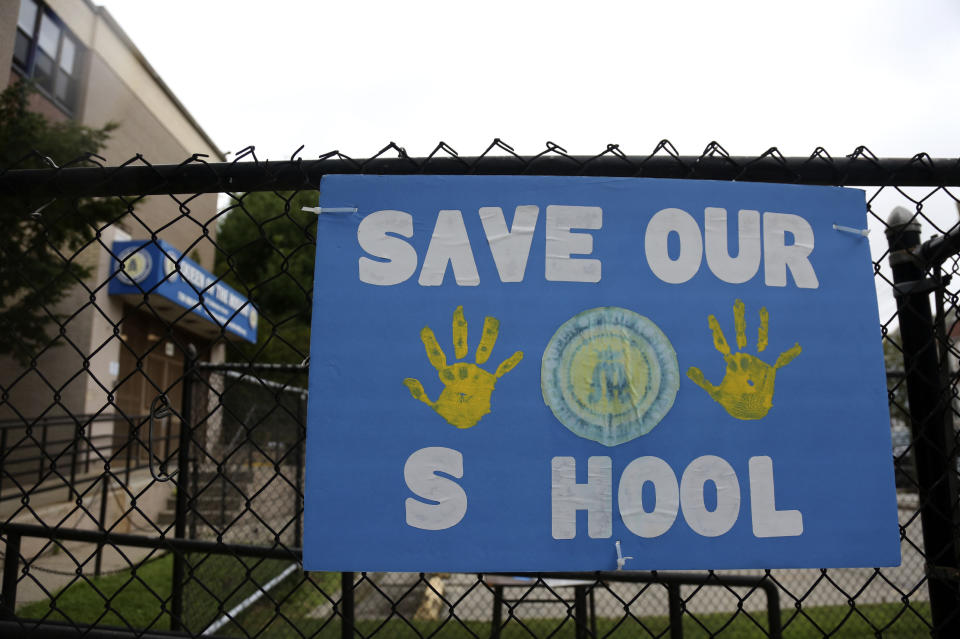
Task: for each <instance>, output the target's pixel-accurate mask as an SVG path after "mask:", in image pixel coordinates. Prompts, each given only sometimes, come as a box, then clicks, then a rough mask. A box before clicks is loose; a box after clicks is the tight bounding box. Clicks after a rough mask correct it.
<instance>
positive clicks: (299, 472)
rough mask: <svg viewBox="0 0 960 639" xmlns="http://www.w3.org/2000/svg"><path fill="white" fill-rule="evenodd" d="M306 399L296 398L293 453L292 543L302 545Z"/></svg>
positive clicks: (303, 397) (304, 397)
mask: <svg viewBox="0 0 960 639" xmlns="http://www.w3.org/2000/svg"><path fill="white" fill-rule="evenodd" d="M305 401H306V395H300V397H299V398H298V399H297V443H296V447H297V450H296V452H295V453H294V456H295V457H296V464H297V465H296V479H295V481H296V483H295V484H294V485H295V486H296V487H297V495H296V499H295V500H294V504H295V506H294V509H295V511H296V512H294V514H293V516H294V522H293V543H294V545H296V546H302V545H303V491H304V485H303V464H304V457H305V455H306V432H307V424H306V421H305V415H306V411H305V410H304V405H303V403H304V402H305Z"/></svg>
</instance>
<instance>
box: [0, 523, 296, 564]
mask: <svg viewBox="0 0 960 639" xmlns="http://www.w3.org/2000/svg"><path fill="white" fill-rule="evenodd" d="M0 534H3V535H11V534H15V535H19V536H20V537H37V538H40V539H51V540H57V541H79V542H84V543H88V544H99V543H111V544H113V545H115V546H130V547H132V548H152V549H155V550H166V551H168V552H178V553H188V552H189V553H203V554H208V555H236V556H241V557H252V558H254V559H282V560H284V561H300V559H301V556H302V553H301V549H300V548H280V547H272V548H268V547H265V546H250V545H247V544H228V543H219V542H216V541H203V540H199V539H176V538H174V537H166V536H159V537H157V536H147V535H131V534H130V533H116V532H101V531H99V530H80V529H77V528H52V527H48V526H38V525H36V524H0Z"/></svg>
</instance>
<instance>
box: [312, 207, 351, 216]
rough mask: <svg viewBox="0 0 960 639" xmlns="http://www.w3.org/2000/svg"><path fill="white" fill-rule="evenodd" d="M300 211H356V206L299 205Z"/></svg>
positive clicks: (319, 212)
mask: <svg viewBox="0 0 960 639" xmlns="http://www.w3.org/2000/svg"><path fill="white" fill-rule="evenodd" d="M300 210H301V211H306V212H307V213H316V214H317V215H321V214H323V213H356V212H357V207H355V206H301V207H300Z"/></svg>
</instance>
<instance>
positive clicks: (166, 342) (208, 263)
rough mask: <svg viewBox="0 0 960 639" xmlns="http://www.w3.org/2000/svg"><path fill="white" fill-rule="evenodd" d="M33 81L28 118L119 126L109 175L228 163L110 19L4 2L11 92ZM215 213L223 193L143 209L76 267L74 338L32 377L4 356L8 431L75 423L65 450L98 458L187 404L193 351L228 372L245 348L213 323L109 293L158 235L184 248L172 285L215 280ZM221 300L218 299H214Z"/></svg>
mask: <svg viewBox="0 0 960 639" xmlns="http://www.w3.org/2000/svg"><path fill="white" fill-rule="evenodd" d="M24 79H25V80H29V81H31V82H32V83H33V84H34V86H35V87H36V91H35V92H34V93H33V95H32V97H31V109H32V110H34V111H36V112H38V113H41V114H43V115H44V116H46V117H47V118H48V119H51V120H66V119H72V120H74V121H76V122H78V123H81V124H84V125H87V126H90V127H96V128H99V127H103V126H104V125H106V124H107V123H111V122H112V123H116V124H117V125H118V126H117V128H116V129H115V130H114V131H113V132H112V134H111V138H110V140H109V142H108V143H107V145H106V148H105V149H104V150H102V151H101V152H100V155H103V156H104V157H105V158H106V160H107V164H108V165H119V164H122V163H125V162H127V161H129V160H131V158H134V157H135V156H136V155H137V154H141V155H142V156H143V157H144V158H146V160H148V161H149V162H150V163H151V164H176V163H180V162H182V161H184V160H185V159H187V158H189V157H190V156H191V155H193V154H195V153H198V154H205V155H206V156H208V160H209V161H211V162H218V161H223V160H224V154H223V153H222V152H221V151H220V150H219V149H218V148H217V146H216V145H215V144H214V142H213V141H212V140H211V139H210V137H209V136H208V135H207V134H206V133H205V132H204V131H203V129H202V128H201V127H200V125H199V124H198V123H197V122H196V121H195V120H194V119H193V117H192V116H191V115H190V113H189V112H188V111H187V109H186V108H185V107H184V106H183V104H182V103H181V102H180V101H179V100H178V99H177V97H176V96H175V95H174V94H173V92H172V91H171V90H170V88H169V87H168V86H167V85H166V84H165V83H164V81H163V80H162V79H161V78H160V76H159V75H158V74H157V72H156V71H155V70H154V69H153V68H152V67H151V66H150V64H149V62H147V60H146V59H145V58H144V56H143V55H142V54H141V53H140V51H139V50H138V49H137V47H136V46H135V45H134V43H133V42H132V41H131V40H130V38H129V37H128V36H127V35H126V34H125V33H124V31H123V29H122V28H121V27H120V26H119V25H118V24H117V22H116V21H115V20H114V19H113V17H111V15H110V14H109V13H108V12H107V11H106V9H104V8H103V7H99V6H97V5H95V4H94V3H93V2H90V1H89V0H0V87H6V86H8V85H10V84H12V83H15V82H18V81H20V80H24ZM216 212H217V196H216V194H208V195H201V196H198V197H194V196H191V197H190V199H189V201H186V202H185V201H184V199H182V198H177V197H176V195H170V196H150V197H147V198H140V199H136V200H135V201H133V202H132V205H131V212H130V213H128V214H127V215H125V216H124V217H123V219H122V220H120V221H119V223H115V224H112V225H110V226H109V227H107V228H104V229H102V230H101V235H100V241H99V242H95V243H92V244H91V245H90V246H89V247H87V248H85V249H83V250H82V251H81V252H79V253H77V254H75V255H73V256H71V258H70V259H71V260H73V261H77V262H79V263H82V264H84V265H86V266H88V267H90V270H91V276H90V278H89V280H88V281H87V282H86V283H85V285H78V286H75V287H73V288H72V289H71V291H70V293H69V294H68V295H66V296H65V297H64V298H63V299H62V300H61V301H60V302H59V303H58V308H57V309H56V310H57V311H58V312H59V313H61V314H63V315H64V316H66V317H67V318H68V319H67V320H66V322H65V323H64V327H65V331H64V333H63V334H61V335H59V336H58V335H57V333H56V330H48V333H50V334H51V335H52V337H51V340H52V342H51V347H50V348H47V349H45V350H44V352H43V353H42V354H40V355H39V356H38V357H37V359H36V362H35V365H31V366H28V367H24V366H23V365H22V364H20V363H18V362H16V361H14V360H12V359H6V360H5V359H3V358H2V357H0V388H2V389H3V390H4V394H5V398H4V401H0V430H2V428H3V427H6V428H7V429H11V428H14V427H17V428H20V427H26V426H28V425H30V424H40V423H41V422H43V423H50V424H64V426H63V428H62V433H61V434H60V435H59V436H58V438H57V441H67V440H69V435H68V433H71V432H75V431H76V428H77V426H78V425H82V426H83V428H85V429H86V430H85V431H84V432H85V434H86V436H87V437H88V438H90V439H91V440H92V441H95V443H96V446H97V447H98V448H101V447H102V449H103V450H105V451H109V450H111V448H113V449H116V448H117V447H118V446H120V445H121V442H123V441H124V440H129V438H130V433H131V432H132V429H134V428H137V424H138V423H139V424H142V422H143V419H142V418H143V417H144V416H145V415H146V414H147V413H148V411H149V409H150V405H151V403H152V402H153V401H154V400H155V399H156V397H157V396H158V395H160V394H164V395H166V396H168V397H169V399H170V401H171V402H172V404H173V405H174V407H176V406H177V405H178V404H179V399H180V389H179V385H178V380H179V379H180V377H181V375H182V373H183V358H184V352H185V346H186V345H193V346H194V347H196V348H197V350H198V351H199V353H200V356H201V358H202V359H205V360H209V361H222V360H223V358H224V349H225V345H226V341H227V340H228V339H237V338H238V337H237V335H235V334H233V333H230V332H229V331H225V330H223V329H222V328H221V326H217V324H216V320H215V319H214V318H213V317H211V316H210V314H209V313H206V314H204V313H203V312H197V309H194V312H192V313H191V312H190V308H189V306H188V305H186V304H185V303H184V302H183V301H182V300H181V301H180V303H179V307H178V305H177V304H178V303H177V299H176V298H174V299H172V300H170V299H167V298H165V297H163V295H162V294H161V295H159V296H151V298H152V301H151V303H149V304H145V303H144V302H143V300H142V295H141V296H140V297H141V299H140V301H139V302H138V301H137V299H136V296H131V295H118V294H115V293H111V291H110V287H109V286H108V285H107V284H108V283H109V282H111V280H113V279H115V272H116V269H117V261H116V252H115V251H114V249H113V247H114V246H116V245H122V246H124V247H129V246H130V243H131V242H136V241H137V240H141V241H143V242H146V243H148V244H147V246H148V247H149V249H150V250H151V251H156V250H158V247H159V246H160V243H159V242H150V239H151V235H152V234H153V233H154V232H156V234H157V236H158V238H159V240H162V243H163V246H166V247H173V250H172V251H170V252H171V253H173V254H172V255H168V256H167V257H168V258H169V259H168V260H165V259H160V260H155V261H157V262H160V263H161V264H157V267H158V268H167V267H168V266H169V264H174V265H175V266H174V268H173V269H169V270H168V271H167V276H168V279H169V280H170V281H173V280H175V279H177V278H178V277H181V278H182V277H183V275H182V272H181V271H180V270H179V268H180V267H181V266H182V267H184V268H188V269H190V272H191V273H195V272H199V273H201V274H202V275H201V276H195V277H200V281H206V280H204V278H208V277H209V273H210V272H211V271H212V270H213V262H214V255H215V247H214V240H215V238H216ZM203 229H207V233H204V232H203ZM128 254H129V252H128ZM144 255H146V253H144ZM0 266H2V265H0ZM221 288H222V287H221ZM171 290H172V289H171ZM210 292H211V294H212V293H214V292H217V293H220V291H219V289H215V288H214V287H213V286H211V291H210ZM187 297H189V296H187ZM197 297H201V299H202V295H198V296H197ZM240 302H241V307H244V306H247V307H249V305H246V304H245V302H246V301H245V300H240ZM212 303H213V302H212ZM194 305H195V306H196V303H195V304H194ZM234 310H236V309H234ZM252 312H253V311H252V307H249V308H246V310H243V315H244V321H245V322H247V325H249V324H250V322H252V323H253V326H254V330H255V319H256V316H255V313H254V314H253V315H252V316H251V313H252ZM171 317H180V318H181V319H182V320H184V319H185V320H186V321H175V322H174V320H171V319H170V318H171ZM56 328H57V327H56V326H55V325H52V324H51V329H56ZM254 340H255V336H254ZM248 341H249V340H248ZM21 432H22V431H21ZM167 432H168V433H169V432H170V431H169V430H168V431H167ZM33 436H34V438H35V439H37V438H38V436H37V435H36V432H34V435H33ZM44 436H45V437H46V435H44ZM53 436H54V435H51V437H53ZM11 437H13V435H11ZM11 441H13V440H12V439H11ZM111 442H112V443H111ZM50 452H53V453H55V452H56V451H48V454H49V453H50ZM141 452H142V451H141ZM9 461H10V459H9V458H8V462H9ZM7 472H8V473H9V472H10V470H9V465H8V471H7Z"/></svg>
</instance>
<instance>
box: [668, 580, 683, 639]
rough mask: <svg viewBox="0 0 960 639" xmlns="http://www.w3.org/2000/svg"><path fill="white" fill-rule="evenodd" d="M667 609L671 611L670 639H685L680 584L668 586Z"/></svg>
mask: <svg viewBox="0 0 960 639" xmlns="http://www.w3.org/2000/svg"><path fill="white" fill-rule="evenodd" d="M667 607H668V608H669V610H670V639H683V608H682V607H681V606H680V584H674V583H671V584H667Z"/></svg>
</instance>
